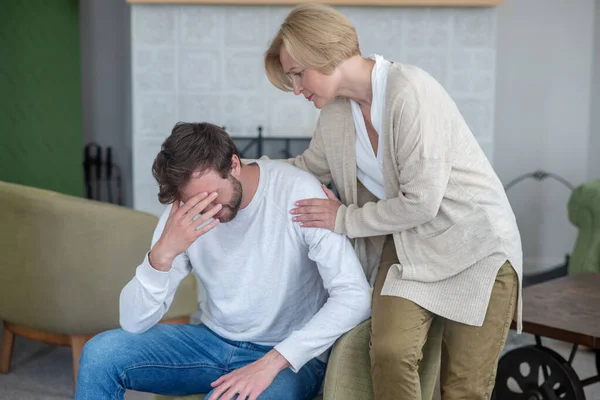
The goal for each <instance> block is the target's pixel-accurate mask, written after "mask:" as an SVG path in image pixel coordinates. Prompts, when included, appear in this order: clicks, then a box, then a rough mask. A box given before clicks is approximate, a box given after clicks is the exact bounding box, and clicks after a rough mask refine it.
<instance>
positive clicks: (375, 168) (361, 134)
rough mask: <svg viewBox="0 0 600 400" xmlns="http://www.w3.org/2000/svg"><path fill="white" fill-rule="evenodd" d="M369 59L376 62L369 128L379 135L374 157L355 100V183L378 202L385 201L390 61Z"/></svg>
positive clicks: (353, 104) (353, 113)
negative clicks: (385, 133) (371, 194)
mask: <svg viewBox="0 0 600 400" xmlns="http://www.w3.org/2000/svg"><path fill="white" fill-rule="evenodd" d="M369 58H371V59H374V60H375V66H374V67H373V72H371V81H372V85H373V100H372V102H371V124H373V127H374V128H375V131H377V134H378V135H379V140H378V145H377V156H375V153H374V152H373V146H371V142H370V141H369V134H368V132H367V126H366V124H365V119H364V117H363V114H362V112H361V110H360V106H359V104H358V103H357V102H355V101H354V100H350V103H351V104H352V117H353V118H354V126H355V128H356V168H357V171H356V176H357V178H358V180H359V181H360V182H361V183H362V184H363V185H364V187H366V188H367V189H368V190H369V191H370V192H371V193H373V194H374V195H375V196H377V198H379V199H380V200H385V198H386V196H385V186H384V185H383V145H384V144H383V135H382V134H381V132H383V125H382V124H383V113H384V112H385V92H386V86H387V75H388V70H389V68H390V65H391V64H392V63H391V62H390V61H388V60H386V59H384V58H383V57H381V56H380V55H377V54H375V55H373V56H370V57H369Z"/></svg>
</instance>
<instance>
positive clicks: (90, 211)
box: [0, 181, 198, 382]
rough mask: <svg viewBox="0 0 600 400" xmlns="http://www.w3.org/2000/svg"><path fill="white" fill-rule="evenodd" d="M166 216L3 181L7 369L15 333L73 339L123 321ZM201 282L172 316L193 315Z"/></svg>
mask: <svg viewBox="0 0 600 400" xmlns="http://www.w3.org/2000/svg"><path fill="white" fill-rule="evenodd" d="M157 222H158V218H157V217H156V216H154V215H150V214H147V213H143V212H138V211H134V210H132V209H129V208H125V207H119V206H115V205H111V204H107V203H100V202H97V201H92V200H87V199H82V198H78V197H73V196H67V195H64V194H59V193H56V192H52V191H48V190H42V189H36V188H32V187H27V186H21V185H16V184H11V183H6V182H1V181H0V227H1V228H2V229H0V254H2V258H1V259H0V276H2V278H0V319H3V320H4V332H3V334H2V354H1V368H0V372H2V373H7V372H8V370H9V367H10V361H11V353H12V348H13V344H14V337H15V335H19V336H23V337H26V338H29V339H32V340H38V341H42V342H46V343H50V344H56V345H63V346H71V347H72V351H73V378H74V382H76V381H77V369H78V366H79V356H80V355H81V350H82V348H83V345H84V344H85V342H86V341H87V340H89V339H90V338H91V337H92V336H94V335H95V334H97V333H100V332H102V331H105V330H109V329H113V328H118V327H119V294H120V292H121V289H123V287H124V286H125V284H126V283H127V282H128V281H129V280H131V278H133V276H134V274H135V269H136V267H137V266H138V265H139V264H140V263H141V262H142V260H143V258H144V255H145V253H146V252H147V251H148V249H149V247H150V243H151V240H152V234H153V232H154V228H155V227H156V224H157ZM197 308H198V304H197V295H196V282H195V280H194V279H193V278H192V277H191V276H190V277H188V279H186V280H185V281H184V282H182V284H181V285H180V287H179V290H178V291H177V294H176V297H175V300H174V301H173V304H172V306H171V308H170V309H169V312H168V313H167V315H166V316H165V317H164V319H163V321H165V322H173V323H175V322H188V321H189V316H190V315H191V314H193V313H194V312H195V311H196V310H197Z"/></svg>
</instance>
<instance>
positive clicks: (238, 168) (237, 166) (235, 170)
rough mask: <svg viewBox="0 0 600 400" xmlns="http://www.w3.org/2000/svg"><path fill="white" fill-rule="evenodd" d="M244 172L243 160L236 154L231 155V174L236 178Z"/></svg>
mask: <svg viewBox="0 0 600 400" xmlns="http://www.w3.org/2000/svg"><path fill="white" fill-rule="evenodd" d="M241 172H242V162H241V161H240V159H239V157H238V156H236V155H235V154H234V155H233V156H231V175H233V176H234V177H235V178H239V176H240V173H241Z"/></svg>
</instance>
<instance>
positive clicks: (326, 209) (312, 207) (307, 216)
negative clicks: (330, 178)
mask: <svg viewBox="0 0 600 400" xmlns="http://www.w3.org/2000/svg"><path fill="white" fill-rule="evenodd" d="M321 186H322V187H323V191H324V192H325V194H326V195H327V198H328V199H329V200H325V199H306V200H300V201H297V202H296V205H297V206H298V207H296V208H294V209H292V210H291V211H290V213H292V214H295V215H296V216H295V217H294V218H293V220H294V221H296V222H300V225H301V226H303V227H305V228H325V229H329V230H330V231H333V230H334V229H335V219H336V217H337V211H338V208H340V206H341V205H342V203H341V202H340V201H339V200H338V198H337V197H335V194H334V193H333V192H332V191H331V190H329V189H327V187H325V185H321Z"/></svg>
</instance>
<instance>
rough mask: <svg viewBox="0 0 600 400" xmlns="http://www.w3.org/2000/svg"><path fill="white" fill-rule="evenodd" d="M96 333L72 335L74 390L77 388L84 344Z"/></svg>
mask: <svg viewBox="0 0 600 400" xmlns="http://www.w3.org/2000/svg"><path fill="white" fill-rule="evenodd" d="M92 337H94V335H71V336H70V338H71V352H72V357H73V390H75V389H76V388H77V374H78V373H79V359H80V358H81V353H82V352H83V346H85V344H86V343H87V341H88V340H90V339H91V338H92Z"/></svg>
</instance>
